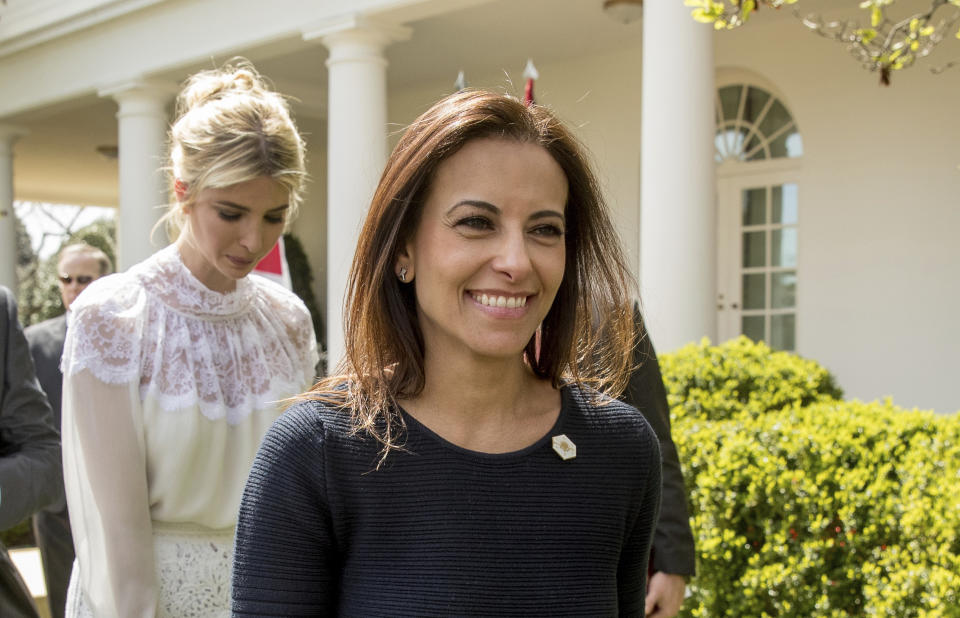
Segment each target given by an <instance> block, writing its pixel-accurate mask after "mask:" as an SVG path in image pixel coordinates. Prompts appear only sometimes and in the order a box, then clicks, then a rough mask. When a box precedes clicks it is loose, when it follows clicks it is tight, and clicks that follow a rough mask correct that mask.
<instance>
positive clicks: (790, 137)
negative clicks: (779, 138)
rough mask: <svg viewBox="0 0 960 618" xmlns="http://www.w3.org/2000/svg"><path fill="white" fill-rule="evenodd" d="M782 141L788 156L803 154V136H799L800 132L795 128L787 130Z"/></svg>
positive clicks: (800, 155)
mask: <svg viewBox="0 0 960 618" xmlns="http://www.w3.org/2000/svg"><path fill="white" fill-rule="evenodd" d="M783 142H784V144H786V147H787V156H788V157H791V158H792V157H802V156H803V138H802V137H800V133H799V132H797V130H796V128H793V129H791V130H790V131H787V133H786V135H785V136H784V140H783Z"/></svg>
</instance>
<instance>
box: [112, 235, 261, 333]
mask: <svg viewBox="0 0 960 618" xmlns="http://www.w3.org/2000/svg"><path fill="white" fill-rule="evenodd" d="M131 272H132V273H133V274H135V275H136V276H137V277H138V278H139V279H140V280H141V281H142V282H143V286H144V288H145V289H146V290H147V291H148V292H149V293H150V294H151V295H154V296H155V297H156V298H157V299H159V300H160V301H161V302H162V303H163V304H165V305H167V306H168V307H170V308H171V309H173V310H174V311H177V312H179V313H184V314H187V315H191V316H196V317H200V318H214V319H217V318H220V319H222V318H229V317H232V316H236V315H238V314H241V313H243V312H244V311H246V310H247V309H248V308H249V307H250V305H251V303H252V302H253V300H254V298H255V296H256V286H255V284H254V283H253V282H252V281H250V278H249V277H244V278H242V279H239V280H237V288H236V289H235V290H234V291H232V292H227V293H222V292H217V291H214V290H211V289H210V288H208V287H207V286H205V285H204V284H203V283H201V281H200V280H199V279H197V278H196V277H195V276H194V275H193V273H192V272H190V269H189V268H187V267H186V265H185V264H184V263H183V259H182V258H181V257H180V250H179V249H178V248H177V246H176V245H169V246H168V247H165V248H164V249H161V250H160V251H158V252H157V253H155V254H153V256H151V257H150V258H148V259H147V260H145V261H144V262H141V263H140V264H138V265H137V266H134V267H133V268H132V269H131Z"/></svg>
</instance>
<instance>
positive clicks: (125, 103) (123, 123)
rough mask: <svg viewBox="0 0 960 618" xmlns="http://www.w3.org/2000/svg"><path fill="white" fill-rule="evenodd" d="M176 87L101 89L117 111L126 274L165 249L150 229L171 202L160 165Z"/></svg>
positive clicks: (120, 257)
mask: <svg viewBox="0 0 960 618" xmlns="http://www.w3.org/2000/svg"><path fill="white" fill-rule="evenodd" d="M175 92H176V90H175V88H174V87H173V86H172V85H170V84H166V83H157V82H149V81H145V80H133V81H129V82H125V83H121V84H116V85H114V86H111V87H108V88H104V89H101V90H100V96H102V97H113V99H114V100H116V102H117V104H118V105H119V110H118V111H117V129H118V130H117V135H118V140H117V147H118V150H119V157H118V159H119V160H118V164H119V189H120V190H119V194H120V199H119V202H120V203H119V204H118V206H119V209H118V219H117V270H126V269H127V268H129V267H130V266H133V265H134V264H136V263H137V262H139V261H141V260H143V259H144V258H146V257H148V256H150V254H152V253H153V252H154V251H156V250H157V249H159V248H160V247H162V246H164V245H165V244H166V242H167V238H166V236H164V235H163V234H162V233H161V232H158V233H157V234H156V235H155V236H154V237H153V238H152V239H151V234H150V232H151V230H152V229H153V226H154V225H155V224H156V222H157V221H158V220H159V219H160V217H162V216H163V214H164V212H165V206H166V204H167V203H168V196H167V187H166V182H165V180H164V174H163V172H162V171H161V169H160V168H161V167H163V165H164V164H165V153H166V134H167V123H168V119H167V110H166V107H167V103H168V102H169V101H170V100H171V99H172V98H173V94H174V93H175Z"/></svg>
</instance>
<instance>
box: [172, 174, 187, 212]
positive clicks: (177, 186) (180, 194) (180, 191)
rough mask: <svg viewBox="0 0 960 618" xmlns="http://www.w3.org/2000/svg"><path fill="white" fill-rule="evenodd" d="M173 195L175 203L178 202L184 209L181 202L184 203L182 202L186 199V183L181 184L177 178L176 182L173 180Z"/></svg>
mask: <svg viewBox="0 0 960 618" xmlns="http://www.w3.org/2000/svg"><path fill="white" fill-rule="evenodd" d="M173 194H174V195H175V196H177V201H178V202H180V204H181V205H183V206H184V207H186V204H184V203H183V202H184V200H185V199H186V197H187V183H185V182H183V181H182V180H180V179H179V178H177V179H176V180H174V181H173Z"/></svg>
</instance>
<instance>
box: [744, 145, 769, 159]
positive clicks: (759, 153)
mask: <svg viewBox="0 0 960 618" xmlns="http://www.w3.org/2000/svg"><path fill="white" fill-rule="evenodd" d="M766 158H767V149H766V148H757V150H756V151H754V153H753V154H752V155H750V156H749V157H747V161H763V160H764V159H766Z"/></svg>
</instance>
